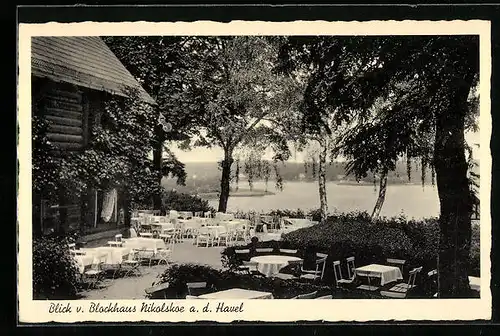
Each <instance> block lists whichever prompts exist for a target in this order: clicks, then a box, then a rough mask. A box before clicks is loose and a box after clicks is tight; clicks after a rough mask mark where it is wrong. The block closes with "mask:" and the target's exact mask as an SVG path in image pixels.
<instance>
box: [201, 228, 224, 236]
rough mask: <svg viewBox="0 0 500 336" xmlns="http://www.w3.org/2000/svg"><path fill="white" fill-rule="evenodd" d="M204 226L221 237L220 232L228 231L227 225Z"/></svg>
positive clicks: (212, 233)
mask: <svg viewBox="0 0 500 336" xmlns="http://www.w3.org/2000/svg"><path fill="white" fill-rule="evenodd" d="M204 228H205V230H207V231H208V232H209V233H210V235H212V236H214V237H219V234H221V233H224V232H227V229H226V227H225V226H222V225H207V226H205V227H204Z"/></svg>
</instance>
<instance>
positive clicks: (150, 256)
mask: <svg viewBox="0 0 500 336" xmlns="http://www.w3.org/2000/svg"><path fill="white" fill-rule="evenodd" d="M155 254H156V251H155V250H153V249H147V248H145V249H140V250H138V251H137V258H138V259H139V262H140V263H143V262H147V263H148V266H149V267H151V263H152V262H153V260H154V256H155Z"/></svg>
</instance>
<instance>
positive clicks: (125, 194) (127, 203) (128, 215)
mask: <svg viewBox="0 0 500 336" xmlns="http://www.w3.org/2000/svg"><path fill="white" fill-rule="evenodd" d="M130 212H131V209H130V195H129V193H128V191H127V190H125V191H124V192H123V215H124V216H123V220H124V222H125V223H124V226H125V227H126V228H130V222H131V220H130V218H131V213H130Z"/></svg>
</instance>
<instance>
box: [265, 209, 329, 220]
mask: <svg viewBox="0 0 500 336" xmlns="http://www.w3.org/2000/svg"><path fill="white" fill-rule="evenodd" d="M269 215H271V216H279V217H290V218H305V217H306V216H312V218H313V221H319V220H320V219H321V209H313V210H308V211H307V210H306V211H304V210H302V209H296V210H291V209H277V210H271V211H269Z"/></svg>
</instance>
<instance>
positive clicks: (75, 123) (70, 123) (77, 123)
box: [45, 115, 83, 127]
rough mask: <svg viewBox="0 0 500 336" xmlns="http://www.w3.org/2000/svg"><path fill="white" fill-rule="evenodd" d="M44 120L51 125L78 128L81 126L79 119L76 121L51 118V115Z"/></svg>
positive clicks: (56, 117)
mask: <svg viewBox="0 0 500 336" xmlns="http://www.w3.org/2000/svg"><path fill="white" fill-rule="evenodd" d="M45 119H46V120H47V121H49V122H51V123H54V124H58V125H67V126H80V127H81V126H82V124H83V122H82V120H81V119H80V120H78V119H72V118H65V117H58V116H51V115H47V116H45Z"/></svg>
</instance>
